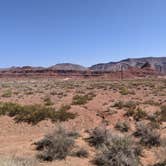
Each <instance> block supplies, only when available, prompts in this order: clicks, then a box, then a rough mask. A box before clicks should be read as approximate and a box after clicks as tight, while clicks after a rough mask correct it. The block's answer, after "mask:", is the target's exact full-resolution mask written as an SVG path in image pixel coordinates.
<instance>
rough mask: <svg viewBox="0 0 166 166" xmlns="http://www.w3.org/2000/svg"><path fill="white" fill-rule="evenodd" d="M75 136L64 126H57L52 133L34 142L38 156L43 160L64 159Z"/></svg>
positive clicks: (70, 149)
mask: <svg viewBox="0 0 166 166" xmlns="http://www.w3.org/2000/svg"><path fill="white" fill-rule="evenodd" d="M75 138H76V137H74V136H72V135H71V134H70V132H67V131H66V130H65V129H64V128H62V127H59V128H58V129H57V130H55V131H54V132H53V133H52V134H50V135H47V136H45V137H44V138H43V139H42V140H40V141H39V142H37V143H35V145H36V149H37V150H39V151H40V153H39V154H38V156H37V157H38V158H39V159H42V160H45V161H52V160H61V159H65V158H66V157H67V155H69V154H70V153H71V151H72V149H73V147H74V144H75Z"/></svg>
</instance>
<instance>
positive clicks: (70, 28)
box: [0, 0, 166, 67]
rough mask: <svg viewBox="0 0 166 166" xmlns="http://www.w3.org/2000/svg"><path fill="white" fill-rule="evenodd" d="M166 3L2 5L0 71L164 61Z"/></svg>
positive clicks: (120, 0) (105, 0) (69, 0)
mask: <svg viewBox="0 0 166 166" xmlns="http://www.w3.org/2000/svg"><path fill="white" fill-rule="evenodd" d="M165 8H166V0H0V67H8V66H24V65H33V66H50V65H53V64H56V63H64V62H70V63H77V64H82V65H85V66H90V65H92V64H95V63H99V62H109V61H117V60H121V59H124V58H129V57H130V58H132V57H144V56H166V10H165Z"/></svg>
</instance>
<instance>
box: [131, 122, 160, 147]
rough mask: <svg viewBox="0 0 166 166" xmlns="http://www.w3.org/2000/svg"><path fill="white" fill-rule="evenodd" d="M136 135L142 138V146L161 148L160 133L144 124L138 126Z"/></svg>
mask: <svg viewBox="0 0 166 166" xmlns="http://www.w3.org/2000/svg"><path fill="white" fill-rule="evenodd" d="M134 135H135V136H136V137H139V138H140V143H141V144H143V145H145V146H148V147H152V146H159V145H160V143H161V140H160V133H159V132H158V131H157V130H155V129H153V128H151V127H150V126H148V125H145V124H144V123H138V124H137V128H136V131H135V133H134Z"/></svg>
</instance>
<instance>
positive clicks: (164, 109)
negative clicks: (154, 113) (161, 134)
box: [160, 105, 166, 122]
mask: <svg viewBox="0 0 166 166" xmlns="http://www.w3.org/2000/svg"><path fill="white" fill-rule="evenodd" d="M160 109H161V111H160V120H161V121H162V122H166V105H163V106H161V107H160Z"/></svg>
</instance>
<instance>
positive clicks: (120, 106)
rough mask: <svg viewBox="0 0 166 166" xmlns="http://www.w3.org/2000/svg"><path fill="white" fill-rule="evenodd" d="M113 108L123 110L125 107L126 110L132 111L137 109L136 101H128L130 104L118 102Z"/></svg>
mask: <svg viewBox="0 0 166 166" xmlns="http://www.w3.org/2000/svg"><path fill="white" fill-rule="evenodd" d="M113 107H117V108H119V109H122V108H123V107H125V108H130V109H135V108H136V103H135V102H134V101H128V102H126V103H125V102H123V101H118V102H116V103H115V104H114V105H113Z"/></svg>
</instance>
